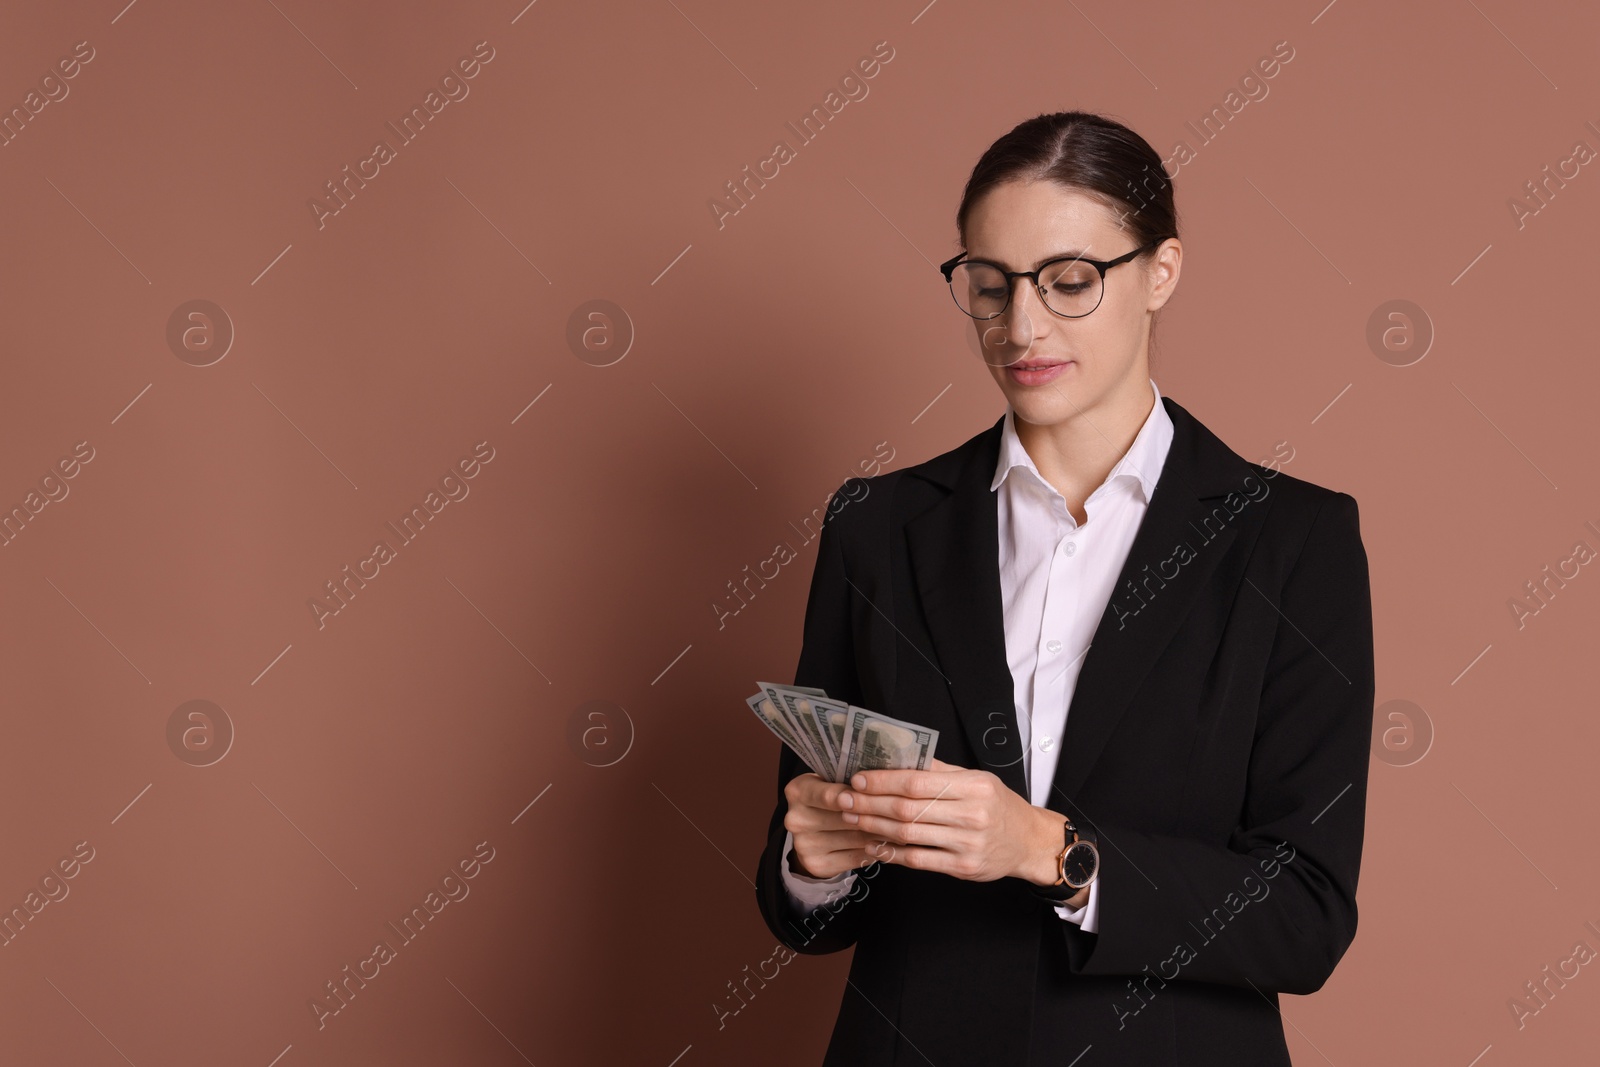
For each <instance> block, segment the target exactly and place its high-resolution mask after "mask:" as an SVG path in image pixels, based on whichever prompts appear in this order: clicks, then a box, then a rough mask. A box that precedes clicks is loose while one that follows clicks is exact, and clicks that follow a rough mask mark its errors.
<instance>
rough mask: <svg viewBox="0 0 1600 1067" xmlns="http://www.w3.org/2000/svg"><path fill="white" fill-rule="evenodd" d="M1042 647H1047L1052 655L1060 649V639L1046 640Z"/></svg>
mask: <svg viewBox="0 0 1600 1067" xmlns="http://www.w3.org/2000/svg"><path fill="white" fill-rule="evenodd" d="M1044 647H1045V648H1046V649H1048V650H1049V651H1050V653H1051V654H1052V655H1054V654H1055V653H1057V652H1060V651H1061V642H1060V641H1050V642H1047V643H1046V644H1045V646H1044Z"/></svg>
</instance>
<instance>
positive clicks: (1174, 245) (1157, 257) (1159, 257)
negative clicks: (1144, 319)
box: [1145, 237, 1183, 311]
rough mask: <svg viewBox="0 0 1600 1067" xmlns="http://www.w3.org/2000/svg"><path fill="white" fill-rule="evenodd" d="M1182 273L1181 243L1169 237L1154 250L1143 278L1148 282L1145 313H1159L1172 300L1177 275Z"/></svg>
mask: <svg viewBox="0 0 1600 1067" xmlns="http://www.w3.org/2000/svg"><path fill="white" fill-rule="evenodd" d="M1182 271H1183V242H1182V241H1180V240H1178V239H1177V238H1176V237H1169V238H1167V239H1166V240H1165V241H1162V242H1161V244H1160V245H1159V246H1158V247H1157V248H1156V250H1155V253H1154V255H1153V256H1152V257H1151V260H1150V265H1149V266H1148V267H1146V268H1145V277H1146V278H1148V279H1149V280H1150V299H1149V301H1148V302H1147V303H1146V304H1145V310H1146V311H1159V310H1160V309H1161V308H1162V307H1164V306H1165V305H1166V303H1167V301H1168V300H1171V299H1172V293H1173V290H1175V289H1176V288H1177V287H1178V275H1179V274H1181V273H1182Z"/></svg>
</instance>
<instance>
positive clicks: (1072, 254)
mask: <svg viewBox="0 0 1600 1067" xmlns="http://www.w3.org/2000/svg"><path fill="white" fill-rule="evenodd" d="M1088 254H1089V253H1088V252H1086V251H1082V252H1080V251H1077V250H1075V249H1073V250H1068V251H1063V252H1054V253H1052V254H1050V255H1048V256H1045V257H1044V258H1043V259H1041V260H1039V261H1038V262H1036V263H1034V265H1033V266H1032V267H1031V268H1029V269H1031V270H1038V269H1039V268H1040V267H1042V266H1044V265H1045V264H1046V263H1049V262H1050V261H1052V260H1056V259H1082V258H1083V257H1084V256H1086V255H1088ZM967 258H968V259H969V260H973V261H976V262H978V263H988V264H991V265H993V266H996V267H999V268H1000V269H1001V270H1010V269H1011V268H1010V267H1008V266H1007V265H1006V264H1004V263H1002V262H1000V261H999V260H997V259H989V258H987V257H985V256H974V255H972V254H971V253H968V254H967Z"/></svg>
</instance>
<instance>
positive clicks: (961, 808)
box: [840, 793, 972, 826]
mask: <svg viewBox="0 0 1600 1067" xmlns="http://www.w3.org/2000/svg"><path fill="white" fill-rule="evenodd" d="M840 814H841V816H842V818H843V819H844V821H845V822H846V823H848V824H850V825H852V826H853V825H859V823H860V821H861V817H862V816H865V815H881V816H884V817H886V818H890V819H898V820H899V821H901V822H917V821H925V822H935V823H943V824H944V825H946V826H970V825H972V815H971V812H970V811H969V804H968V803H967V802H965V801H961V800H957V799H953V798H952V797H951V796H950V795H948V794H946V795H944V796H936V797H933V798H931V799H928V800H924V799H923V798H921V797H906V796H900V795H899V794H896V793H887V794H882V795H878V794H873V793H856V794H854V796H853V801H852V803H851V806H850V809H849V810H848V811H844V812H841V813H840Z"/></svg>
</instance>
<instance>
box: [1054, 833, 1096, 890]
mask: <svg viewBox="0 0 1600 1067" xmlns="http://www.w3.org/2000/svg"><path fill="white" fill-rule="evenodd" d="M1099 869H1100V853H1099V852H1098V851H1096V850H1095V847H1094V846H1093V845H1091V844H1089V842H1087V841H1079V842H1077V843H1076V844H1074V845H1073V846H1072V847H1071V848H1069V849H1067V854H1066V855H1065V856H1064V857H1062V860H1061V871H1062V873H1063V874H1064V875H1066V879H1067V884H1068V885H1070V886H1072V887H1074V888H1076V889H1082V888H1083V887H1084V886H1086V885H1088V884H1089V881H1090V879H1092V878H1093V877H1094V875H1095V872H1096V871H1098V870H1099Z"/></svg>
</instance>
